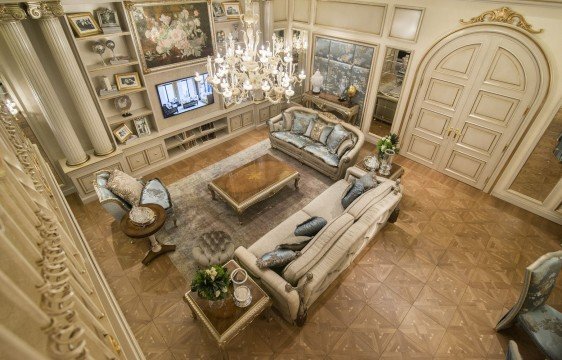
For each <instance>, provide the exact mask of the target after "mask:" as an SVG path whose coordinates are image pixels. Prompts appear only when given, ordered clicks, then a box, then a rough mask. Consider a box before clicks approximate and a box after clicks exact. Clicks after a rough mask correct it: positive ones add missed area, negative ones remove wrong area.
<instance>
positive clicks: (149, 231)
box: [121, 204, 166, 239]
mask: <svg viewBox="0 0 562 360" xmlns="http://www.w3.org/2000/svg"><path fill="white" fill-rule="evenodd" d="M142 206H143V207H147V208H150V209H152V210H153V211H154V213H155V214H156V220H154V222H153V223H152V224H150V225H148V226H138V225H135V224H134V223H133V222H132V221H131V219H129V213H127V214H126V215H125V216H123V218H122V219H121V230H122V231H123V232H124V233H125V235H127V236H129V237H132V238H135V239H141V238H146V237H149V236H150V235H154V234H156V233H157V232H158V230H160V228H161V227H162V226H163V225H164V223H165V222H166V210H164V208H163V207H162V206H160V205H157V204H145V205H142Z"/></svg>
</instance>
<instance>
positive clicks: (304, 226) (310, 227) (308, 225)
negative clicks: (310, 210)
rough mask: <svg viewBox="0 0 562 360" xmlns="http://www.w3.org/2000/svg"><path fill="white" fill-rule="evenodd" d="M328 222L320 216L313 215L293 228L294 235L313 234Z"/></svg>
mask: <svg viewBox="0 0 562 360" xmlns="http://www.w3.org/2000/svg"><path fill="white" fill-rule="evenodd" d="M327 223H328V222H327V221H326V219H324V218H323V217H320V216H313V217H311V218H310V219H308V220H306V221H304V222H302V223H300V224H298V225H297V227H296V228H295V232H294V234H295V236H315V235H316V234H318V232H319V231H320V230H322V228H323V227H324V226H326V224H327Z"/></svg>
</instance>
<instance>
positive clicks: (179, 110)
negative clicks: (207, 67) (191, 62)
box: [156, 73, 215, 118]
mask: <svg viewBox="0 0 562 360" xmlns="http://www.w3.org/2000/svg"><path fill="white" fill-rule="evenodd" d="M208 76H209V75H208V74H206V73H205V74H201V77H202V78H203V80H202V81H200V82H197V81H195V77H194V76H191V77H187V78H183V79H178V80H174V81H172V82H167V83H164V84H159V85H156V90H157V91H158V97H159V98H160V106H161V107H162V114H163V115H164V118H169V117H172V116H176V115H179V114H183V113H184V112H188V111H191V110H195V109H199V108H201V107H203V106H207V105H210V104H213V103H214V102H215V98H214V97H213V88H212V87H211V85H209V84H208V83H207V81H206V80H207V77H208Z"/></svg>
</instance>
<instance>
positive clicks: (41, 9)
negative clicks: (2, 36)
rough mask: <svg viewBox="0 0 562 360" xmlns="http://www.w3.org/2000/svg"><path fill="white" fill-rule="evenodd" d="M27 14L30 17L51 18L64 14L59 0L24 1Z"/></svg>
mask: <svg viewBox="0 0 562 360" xmlns="http://www.w3.org/2000/svg"><path fill="white" fill-rule="evenodd" d="M26 7H27V14H28V15H29V17H31V18H32V19H41V18H43V19H45V18H53V17H59V16H63V15H64V10H63V8H62V5H61V4H60V1H58V0H57V1H30V2H28V3H26Z"/></svg>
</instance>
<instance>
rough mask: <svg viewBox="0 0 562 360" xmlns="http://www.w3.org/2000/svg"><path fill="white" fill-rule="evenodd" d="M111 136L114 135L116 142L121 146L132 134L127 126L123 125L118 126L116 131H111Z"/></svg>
mask: <svg viewBox="0 0 562 360" xmlns="http://www.w3.org/2000/svg"><path fill="white" fill-rule="evenodd" d="M113 135H115V138H116V139H117V141H119V142H120V143H121V144H123V143H125V141H127V140H129V138H130V137H131V136H132V135H133V133H132V132H131V129H129V127H128V126H127V125H125V124H123V125H121V126H119V127H118V128H117V129H115V130H113Z"/></svg>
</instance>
